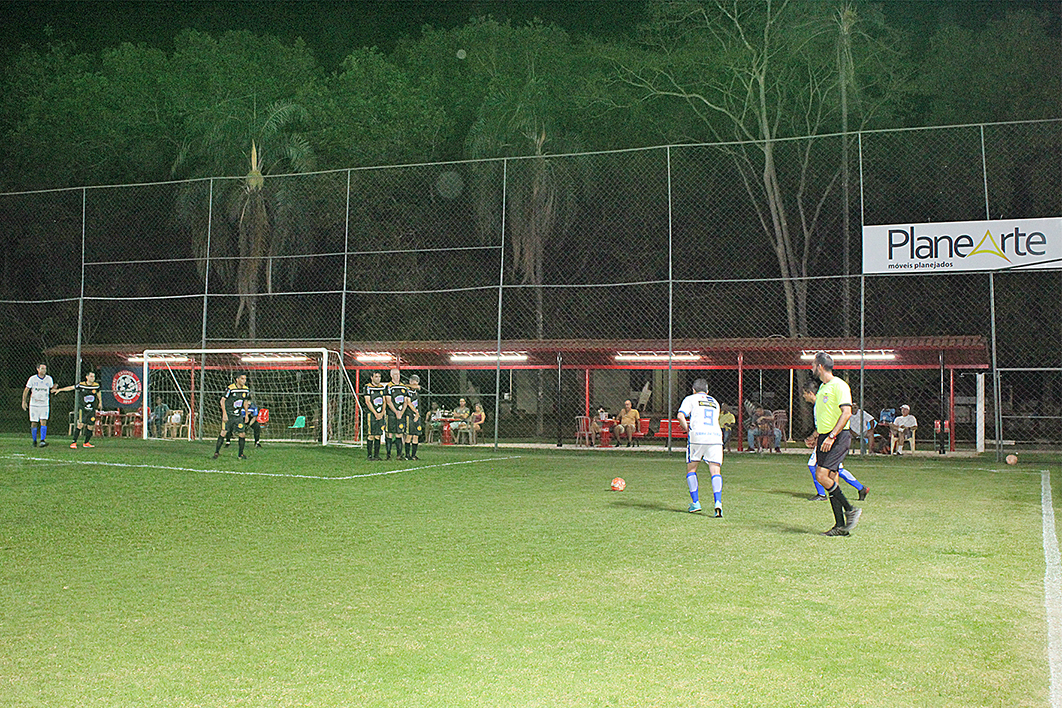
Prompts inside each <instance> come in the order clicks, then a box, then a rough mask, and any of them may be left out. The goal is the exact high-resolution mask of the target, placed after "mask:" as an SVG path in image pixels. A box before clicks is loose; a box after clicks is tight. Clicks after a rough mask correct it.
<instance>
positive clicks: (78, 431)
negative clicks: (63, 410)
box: [74, 428, 87, 443]
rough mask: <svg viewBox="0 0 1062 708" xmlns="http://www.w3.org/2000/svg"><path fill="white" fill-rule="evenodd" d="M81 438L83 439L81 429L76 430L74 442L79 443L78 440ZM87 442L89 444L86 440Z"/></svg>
mask: <svg viewBox="0 0 1062 708" xmlns="http://www.w3.org/2000/svg"><path fill="white" fill-rule="evenodd" d="M79 437H81V428H74V442H75V443H76V442H77V439H78V438H79ZM86 442H87V439H86Z"/></svg>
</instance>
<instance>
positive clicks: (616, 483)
mask: <svg viewBox="0 0 1062 708" xmlns="http://www.w3.org/2000/svg"><path fill="white" fill-rule="evenodd" d="M626 488H627V483H626V482H625V481H624V480H623V477H616V478H615V479H613V480H612V491H614V492H622V491H623V490H624V489H626Z"/></svg>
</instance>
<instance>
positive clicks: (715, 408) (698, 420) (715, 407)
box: [679, 392, 723, 445]
mask: <svg viewBox="0 0 1062 708" xmlns="http://www.w3.org/2000/svg"><path fill="white" fill-rule="evenodd" d="M679 413H681V414H682V415H684V416H685V417H686V422H687V423H689V426H690V432H689V441H690V444H692V445H722V444H723V431H722V429H721V428H720V427H719V403H718V402H717V401H716V400H715V399H714V398H712V397H711V396H709V395H708V394H707V393H704V392H698V393H694V394H692V395H689V396H686V398H684V399H683V401H682V405H681V406H679Z"/></svg>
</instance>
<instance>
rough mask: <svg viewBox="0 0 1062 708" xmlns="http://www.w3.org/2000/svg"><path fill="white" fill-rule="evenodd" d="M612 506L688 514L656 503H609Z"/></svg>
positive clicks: (673, 507)
mask: <svg viewBox="0 0 1062 708" xmlns="http://www.w3.org/2000/svg"><path fill="white" fill-rule="evenodd" d="M611 504H612V506H620V507H626V508H628V509H646V510H647V511H672V512H677V513H679V514H688V513H689V512H688V511H686V510H685V509H680V508H678V507H675V506H665V505H664V504H659V503H656V502H640V501H626V500H624V501H614V502H611Z"/></svg>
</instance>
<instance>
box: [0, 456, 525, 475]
mask: <svg viewBox="0 0 1062 708" xmlns="http://www.w3.org/2000/svg"><path fill="white" fill-rule="evenodd" d="M6 457H7V459H18V460H25V461H28V462H54V463H56V464H68V465H96V466H102V467H123V468H127V469H150V470H167V471H170V472H200V473H202V474H230V475H242V476H245V477H287V478H290V479H321V480H327V481H335V482H340V481H343V480H348V479H361V478H362V477H382V476H384V475H389V474H400V473H402V472H416V471H418V470H430V469H437V468H440V467H452V466H454V465H474V464H478V463H480V462H499V461H502V460H516V459H519V458H520V455H510V456H509V457H485V458H483V459H482V460H461V461H458V462H440V463H439V464H436V465H419V466H417V467H404V468H401V469H396V470H381V471H380V472H366V473H365V474H352V475H346V476H343V477H325V476H322V475H310V474H285V473H282V472H252V471H249V470H246V471H241V470H204V469H199V468H196V467H170V466H167V465H138V464H132V463H129V462H103V461H101V460H58V459H55V458H53V457H31V456H30V455H22V454H14V455H7V456H6Z"/></svg>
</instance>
